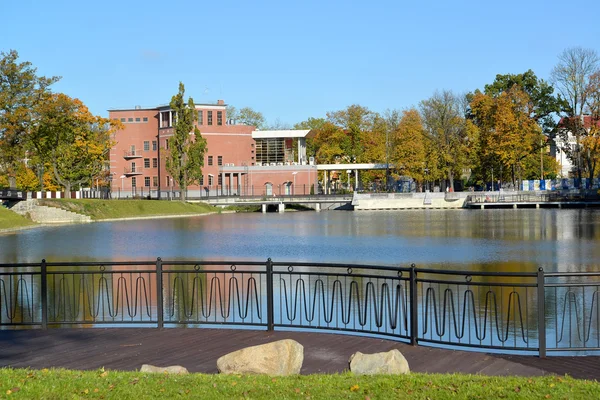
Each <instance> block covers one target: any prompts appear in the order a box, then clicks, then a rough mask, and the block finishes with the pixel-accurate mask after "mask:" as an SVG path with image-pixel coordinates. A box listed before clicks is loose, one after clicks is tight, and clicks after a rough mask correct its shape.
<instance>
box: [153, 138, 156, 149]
mask: <svg viewBox="0 0 600 400" xmlns="http://www.w3.org/2000/svg"><path fill="white" fill-rule="evenodd" d="M152 151H156V140H153V141H152Z"/></svg>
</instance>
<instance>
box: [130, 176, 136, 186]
mask: <svg viewBox="0 0 600 400" xmlns="http://www.w3.org/2000/svg"><path fill="white" fill-rule="evenodd" d="M136 186H137V179H135V176H134V177H133V178H131V187H132V188H134V187H136Z"/></svg>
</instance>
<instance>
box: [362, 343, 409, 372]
mask: <svg viewBox="0 0 600 400" xmlns="http://www.w3.org/2000/svg"><path fill="white" fill-rule="evenodd" d="M350 371H352V372H353V373H355V374H358V375H375V374H393V375H399V374H408V373H409V372H410V368H408V361H406V358H404V356H403V355H402V353H400V351H399V350H397V349H394V350H390V351H388V352H386V353H375V354H363V353H361V352H360V351H357V352H356V353H354V354H352V356H350Z"/></svg>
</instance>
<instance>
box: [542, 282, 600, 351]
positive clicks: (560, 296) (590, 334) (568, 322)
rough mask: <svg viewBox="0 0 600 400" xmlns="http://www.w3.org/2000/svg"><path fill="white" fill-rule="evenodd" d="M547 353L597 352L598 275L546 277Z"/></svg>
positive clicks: (599, 317)
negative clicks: (568, 351)
mask: <svg viewBox="0 0 600 400" xmlns="http://www.w3.org/2000/svg"><path fill="white" fill-rule="evenodd" d="M545 286H546V292H545V302H546V304H547V307H548V313H547V320H548V325H549V328H550V334H549V335H548V350H549V351H561V350H589V349H598V348H600V293H599V291H600V273H599V272H581V273H579V272H576V273H551V274H547V283H546V285H545Z"/></svg>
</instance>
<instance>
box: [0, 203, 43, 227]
mask: <svg viewBox="0 0 600 400" xmlns="http://www.w3.org/2000/svg"><path fill="white" fill-rule="evenodd" d="M31 225H36V223H35V222H33V221H31V220H29V219H27V218H25V217H23V216H21V215H19V214H17V213H15V212H13V211H10V210H8V209H6V208H4V207H0V230H2V229H14V228H21V227H24V226H31Z"/></svg>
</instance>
